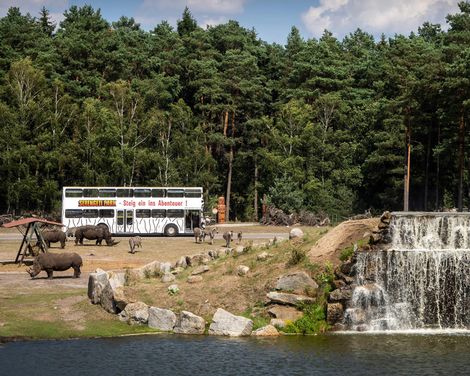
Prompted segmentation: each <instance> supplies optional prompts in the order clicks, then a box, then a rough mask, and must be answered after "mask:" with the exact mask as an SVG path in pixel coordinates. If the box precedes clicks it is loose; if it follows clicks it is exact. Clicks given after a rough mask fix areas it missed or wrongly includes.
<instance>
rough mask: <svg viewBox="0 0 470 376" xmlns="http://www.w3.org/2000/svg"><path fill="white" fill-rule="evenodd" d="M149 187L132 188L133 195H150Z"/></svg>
mask: <svg viewBox="0 0 470 376" xmlns="http://www.w3.org/2000/svg"><path fill="white" fill-rule="evenodd" d="M150 194H151V190H150V189H134V197H150Z"/></svg>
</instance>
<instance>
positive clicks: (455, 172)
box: [0, 1, 470, 220]
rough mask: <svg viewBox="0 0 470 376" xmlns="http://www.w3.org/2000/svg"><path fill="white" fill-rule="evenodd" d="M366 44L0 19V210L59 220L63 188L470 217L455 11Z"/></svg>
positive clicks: (251, 32) (254, 206)
mask: <svg viewBox="0 0 470 376" xmlns="http://www.w3.org/2000/svg"><path fill="white" fill-rule="evenodd" d="M459 9H460V11H459V12H458V13H456V14H451V15H448V16H447V18H446V20H447V24H446V25H444V26H442V25H438V24H432V23H429V22H426V23H424V24H423V25H422V26H421V27H419V29H418V30H417V32H412V33H411V34H410V35H408V36H404V35H395V36H393V37H385V36H384V35H383V36H382V37H381V38H379V39H378V40H376V39H374V37H373V36H372V35H371V34H368V33H367V31H363V30H360V29H357V30H356V31H355V32H353V33H351V34H349V35H347V36H345V37H344V38H343V39H342V40H339V39H337V38H336V37H335V36H334V35H333V34H332V33H331V32H329V31H327V30H325V31H324V33H323V35H322V36H321V38H319V39H315V38H311V39H304V38H303V37H302V36H301V35H300V32H299V30H298V29H297V28H295V27H292V29H291V31H290V33H289V35H287V36H286V44H285V45H280V44H276V43H267V42H265V41H263V40H261V39H260V38H258V36H257V33H256V30H255V28H256V25H254V29H246V28H243V27H241V26H240V25H239V23H237V22H236V21H229V22H227V23H225V24H221V25H217V26H212V27H208V28H207V29H203V28H201V27H200V26H198V24H197V22H196V21H195V19H194V17H193V16H192V14H191V12H190V10H189V9H188V8H186V9H185V10H184V12H183V13H182V16H181V18H180V20H178V22H177V26H176V27H172V26H171V25H170V24H169V23H168V22H165V21H164V22H161V23H160V24H158V25H156V26H155V27H154V29H153V30H151V31H146V30H143V29H142V28H141V27H140V25H139V24H137V23H136V22H135V20H134V19H133V18H129V17H125V16H123V17H121V18H120V19H119V20H118V21H116V22H112V23H110V22H108V21H107V20H105V19H104V18H103V17H102V15H101V13H100V10H99V9H94V8H92V7H91V6H83V7H77V6H72V7H70V8H69V9H68V10H67V11H66V12H65V13H64V16H65V18H64V19H63V21H62V22H60V24H59V25H55V24H54V23H53V22H52V21H51V18H50V15H49V12H48V10H47V9H45V8H43V9H42V10H41V11H40V12H38V15H30V14H23V13H22V12H21V10H20V9H19V8H15V7H13V8H10V9H9V11H8V13H7V14H6V15H5V16H4V17H3V18H0V151H1V153H0V212H1V213H15V214H17V215H18V214H21V213H23V212H26V211H40V212H43V213H57V212H59V211H60V207H61V194H62V191H61V189H62V187H63V186H81V185H83V186H202V187H203V188H204V192H205V194H206V196H205V197H206V203H207V206H208V208H210V207H211V205H213V204H214V203H215V200H216V199H217V197H218V196H225V199H226V204H227V212H226V215H227V216H228V217H229V218H230V219H231V220H258V219H259V217H260V212H261V203H262V202H263V203H267V204H271V205H274V206H276V207H277V208H280V209H282V210H284V211H285V212H287V213H293V212H298V211H300V210H308V211H310V212H313V213H326V214H327V215H329V216H330V217H331V218H339V219H342V218H346V217H348V216H351V215H352V214H354V213H362V212H364V210H371V211H373V212H378V211H381V210H384V209H388V210H403V209H405V210H407V209H408V210H425V211H426V210H444V209H449V208H457V210H459V211H462V210H468V209H467V208H468V206H469V205H470V189H469V188H470V153H469V148H468V145H469V140H470V137H469V136H470V132H469V131H470V127H469V126H468V124H469V113H470V111H469V109H470V2H469V1H462V2H460V3H459Z"/></svg>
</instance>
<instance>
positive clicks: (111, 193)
mask: <svg viewBox="0 0 470 376" xmlns="http://www.w3.org/2000/svg"><path fill="white" fill-rule="evenodd" d="M99 196H100V197H116V190H115V189H110V188H103V189H100V190H99Z"/></svg>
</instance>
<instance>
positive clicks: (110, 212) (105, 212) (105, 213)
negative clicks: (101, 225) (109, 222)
mask: <svg viewBox="0 0 470 376" xmlns="http://www.w3.org/2000/svg"><path fill="white" fill-rule="evenodd" d="M100 217H101V218H114V209H100Z"/></svg>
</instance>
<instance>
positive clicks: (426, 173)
mask: <svg viewBox="0 0 470 376" xmlns="http://www.w3.org/2000/svg"><path fill="white" fill-rule="evenodd" d="M431 124H432V123H431ZM430 158H431V125H429V126H428V140H427V145H426V165H425V168H424V211H427V210H428V193H429V159H430Z"/></svg>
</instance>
